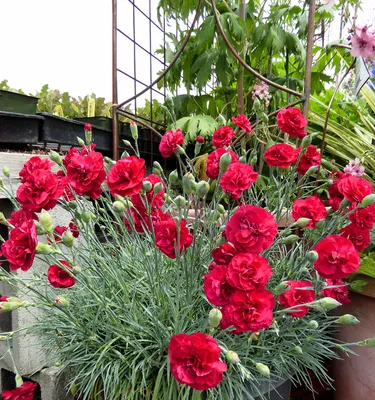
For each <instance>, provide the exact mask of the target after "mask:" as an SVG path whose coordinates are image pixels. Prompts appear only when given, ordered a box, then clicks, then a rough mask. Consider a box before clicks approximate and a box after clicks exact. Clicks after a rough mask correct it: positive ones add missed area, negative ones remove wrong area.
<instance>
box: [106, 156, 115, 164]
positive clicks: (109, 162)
mask: <svg viewBox="0 0 375 400" xmlns="http://www.w3.org/2000/svg"><path fill="white" fill-rule="evenodd" d="M104 162H105V163H106V164H108V165H109V166H112V165H115V164H116V161H113V160H112V159H111V158H109V157H104Z"/></svg>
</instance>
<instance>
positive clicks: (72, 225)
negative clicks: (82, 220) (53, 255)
mask: <svg viewBox="0 0 375 400" xmlns="http://www.w3.org/2000/svg"><path fill="white" fill-rule="evenodd" d="M69 229H70V232H72V235H73V237H75V238H77V237H78V236H79V230H78V227H77V225H76V224H75V223H74V219H72V220H71V221H70V222H69Z"/></svg>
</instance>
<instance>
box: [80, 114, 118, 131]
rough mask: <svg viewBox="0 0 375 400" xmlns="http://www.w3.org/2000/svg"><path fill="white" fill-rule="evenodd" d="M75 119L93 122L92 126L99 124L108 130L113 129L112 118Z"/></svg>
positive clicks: (88, 122)
mask: <svg viewBox="0 0 375 400" xmlns="http://www.w3.org/2000/svg"><path fill="white" fill-rule="evenodd" d="M74 120H75V121H80V122H84V123H87V124H91V125H92V126H97V127H99V128H103V129H107V130H108V131H112V118H108V117H85V118H74Z"/></svg>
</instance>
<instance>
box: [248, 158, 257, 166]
mask: <svg viewBox="0 0 375 400" xmlns="http://www.w3.org/2000/svg"><path fill="white" fill-rule="evenodd" d="M257 162H258V157H257V156H254V157H253V158H252V159H251V160H250V165H251V166H252V167H253V166H254V165H255V164H256V163H257Z"/></svg>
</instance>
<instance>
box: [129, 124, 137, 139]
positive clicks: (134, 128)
mask: <svg viewBox="0 0 375 400" xmlns="http://www.w3.org/2000/svg"><path fill="white" fill-rule="evenodd" d="M130 132H131V134H132V137H133V139H134V140H137V139H138V126H137V124H136V123H135V122H134V121H132V122H130Z"/></svg>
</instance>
